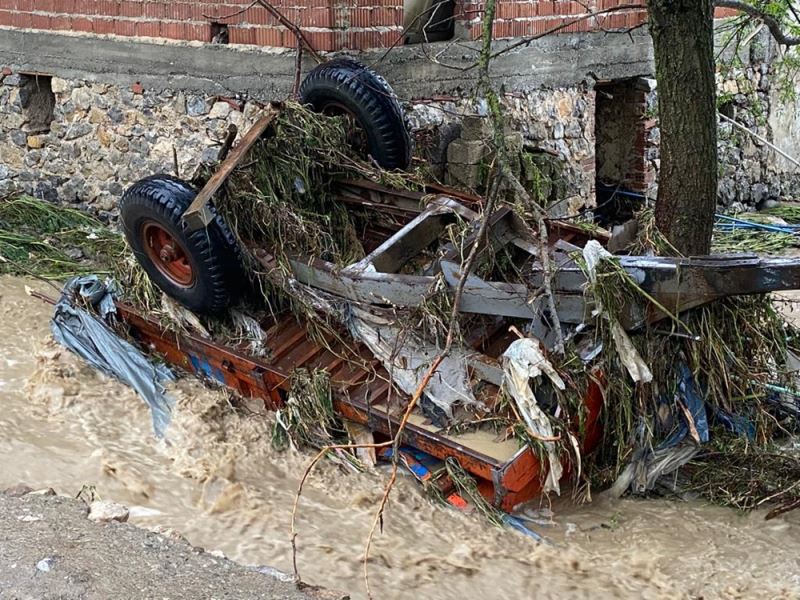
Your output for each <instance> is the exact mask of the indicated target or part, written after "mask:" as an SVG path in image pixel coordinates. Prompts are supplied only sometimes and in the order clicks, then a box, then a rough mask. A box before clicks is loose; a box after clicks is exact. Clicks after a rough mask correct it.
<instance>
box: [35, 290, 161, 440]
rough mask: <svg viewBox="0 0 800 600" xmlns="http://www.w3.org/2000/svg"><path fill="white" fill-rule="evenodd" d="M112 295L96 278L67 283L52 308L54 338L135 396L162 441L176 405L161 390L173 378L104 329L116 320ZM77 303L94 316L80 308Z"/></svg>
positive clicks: (112, 332)
mask: <svg viewBox="0 0 800 600" xmlns="http://www.w3.org/2000/svg"><path fill="white" fill-rule="evenodd" d="M115 293H116V287H115V285H114V283H113V281H108V282H106V283H103V282H102V281H100V279H99V278H98V277H97V276H96V275H86V276H80V277H74V278H72V279H70V280H69V281H68V282H67V284H66V285H65V286H64V290H63V291H62V293H61V298H60V299H59V301H58V303H57V304H56V310H55V314H54V315H53V320H52V323H51V329H52V331H53V336H54V337H55V339H56V341H58V342H59V343H60V344H61V345H63V346H65V347H66V348H68V349H69V350H71V351H72V352H74V353H75V354H77V355H78V356H80V357H81V358H83V359H84V360H85V361H87V362H88V363H89V364H91V365H92V366H93V367H95V368H96V369H98V370H99V371H100V372H102V373H104V374H105V375H108V376H109V377H113V378H115V379H118V380H119V381H121V382H122V383H124V384H126V385H129V386H131V387H132V388H133V389H134V390H136V392H137V393H138V394H139V396H141V397H142V398H143V399H144V401H145V402H147V404H148V405H149V406H150V411H151V413H152V417H153V429H154V430H155V433H156V435H157V436H158V437H163V436H164V432H165V431H166V428H167V425H169V421H170V414H171V411H172V407H173V405H174V400H173V399H172V398H171V397H170V396H169V395H168V394H167V393H166V389H165V387H164V386H165V384H166V383H168V382H170V381H175V375H174V374H173V373H172V371H171V370H170V369H169V368H167V367H166V366H165V365H156V364H153V363H152V362H151V361H150V360H149V359H148V358H147V357H146V356H145V355H144V354H143V353H142V352H141V351H139V350H138V349H137V348H136V347H134V346H133V345H131V344H130V343H128V342H127V341H125V340H124V339H122V338H121V337H119V336H118V335H117V334H116V333H115V332H114V331H113V330H112V329H111V328H110V327H109V326H108V325H106V323H105V322H104V321H107V320H109V319H111V318H113V316H114V315H115V314H116V307H115V306H114V295H115ZM79 300H82V301H83V302H85V303H86V304H87V305H88V306H89V307H91V308H92V310H93V311H95V312H90V311H89V310H87V309H85V308H81V307H80V306H79V305H78V304H79ZM98 315H99V316H98Z"/></svg>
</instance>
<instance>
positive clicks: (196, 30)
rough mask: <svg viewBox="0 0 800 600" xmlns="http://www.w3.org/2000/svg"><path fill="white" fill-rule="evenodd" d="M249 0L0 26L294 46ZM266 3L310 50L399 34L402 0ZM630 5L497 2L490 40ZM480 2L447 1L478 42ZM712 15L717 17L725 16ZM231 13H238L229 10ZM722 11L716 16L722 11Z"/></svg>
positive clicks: (60, 15)
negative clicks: (220, 31)
mask: <svg viewBox="0 0 800 600" xmlns="http://www.w3.org/2000/svg"><path fill="white" fill-rule="evenodd" d="M249 4H250V0H193V1H189V0H0V26H11V27H18V28H32V29H45V30H53V31H80V32H87V33H95V34H114V35H122V36H139V37H154V38H167V39H173V40H190V41H201V42H211V41H212V36H213V32H214V31H215V29H214V26H213V25H212V23H220V24H224V25H226V26H227V27H228V42H229V43H231V44H256V45H260V46H276V47H289V48H292V47H294V46H295V39H294V36H293V35H292V34H291V33H290V32H289V31H288V30H287V29H286V28H284V27H282V26H280V25H279V24H278V23H277V22H276V20H275V19H274V17H272V16H271V15H270V14H269V12H268V11H267V10H266V9H264V8H262V7H260V6H256V7H252V8H249V9H247V10H243V9H246V8H247V6H248V5H249ZM273 4H274V5H275V6H276V7H277V8H278V9H279V10H280V11H281V12H282V13H283V14H284V15H285V16H286V17H287V18H288V19H289V20H291V21H292V22H294V23H296V24H298V25H299V26H300V27H301V29H302V30H303V31H304V32H305V33H306V35H307V36H308V39H309V41H310V42H311V44H312V45H313V46H314V47H315V48H316V49H318V50H322V51H331V50H341V49H345V48H349V49H355V50H361V49H368V48H385V47H389V46H392V45H394V44H396V43H397V41H398V39H399V38H400V37H402V32H403V0H274V1H273ZM626 4H631V2H630V0H588V4H587V3H584V2H577V1H573V0H499V1H498V5H497V19H496V22H495V25H494V35H495V37H496V38H509V37H519V36H529V35H536V34H540V33H544V32H547V31H550V30H553V29H555V28H558V27H560V26H562V25H565V24H568V26H567V27H565V28H563V29H561V30H559V32H561V33H574V32H584V31H603V30H624V29H629V28H632V27H636V26H640V25H642V24H643V23H644V22H645V21H646V20H647V13H646V11H645V10H644V9H630V10H622V11H618V12H613V13H609V14H605V15H602V16H598V17H596V18H590V19H583V20H578V21H576V22H574V23H573V22H572V21H574V20H575V17H576V16H577V15H581V14H585V13H586V6H589V7H590V8H591V9H592V10H594V11H602V10H606V9H609V8H613V7H615V6H620V5H626ZM483 9H484V4H483V2H481V1H476V0H455V9H454V13H455V19H456V24H457V26H458V27H457V30H458V32H459V35H460V36H461V37H464V38H467V39H478V38H479V37H480V27H481V18H482V15H483ZM728 12H730V11H722V12H720V11H719V9H718V15H717V16H729V15H728ZM236 13H238V14H236ZM723 13H724V14H723Z"/></svg>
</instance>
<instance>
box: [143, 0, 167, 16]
mask: <svg viewBox="0 0 800 600" xmlns="http://www.w3.org/2000/svg"><path fill="white" fill-rule="evenodd" d="M166 12H167V5H166V3H165V2H145V4H144V10H143V13H144V16H145V17H149V18H151V19H163V18H164V17H165V16H166Z"/></svg>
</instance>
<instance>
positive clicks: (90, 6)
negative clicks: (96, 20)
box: [80, 0, 119, 17]
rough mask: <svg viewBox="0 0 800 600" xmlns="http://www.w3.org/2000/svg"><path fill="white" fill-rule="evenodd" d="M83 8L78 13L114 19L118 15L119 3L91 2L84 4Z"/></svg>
mask: <svg viewBox="0 0 800 600" xmlns="http://www.w3.org/2000/svg"><path fill="white" fill-rule="evenodd" d="M84 6H85V8H84V9H83V10H81V11H80V12H83V13H84V14H87V15H104V16H107V17H116V16H117V15H118V14H119V2H117V1H116V0H91V1H86V2H85V3H84Z"/></svg>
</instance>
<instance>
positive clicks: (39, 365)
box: [0, 277, 800, 600]
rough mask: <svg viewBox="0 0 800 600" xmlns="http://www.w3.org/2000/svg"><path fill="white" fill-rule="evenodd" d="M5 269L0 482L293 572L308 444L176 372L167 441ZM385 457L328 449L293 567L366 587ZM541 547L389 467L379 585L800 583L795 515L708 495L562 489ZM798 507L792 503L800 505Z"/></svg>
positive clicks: (557, 587)
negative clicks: (94, 497)
mask: <svg viewBox="0 0 800 600" xmlns="http://www.w3.org/2000/svg"><path fill="white" fill-rule="evenodd" d="M25 285H31V286H32V287H35V288H39V289H41V288H42V284H34V283H32V282H29V281H25V280H22V279H18V278H10V277H0V489H2V488H4V487H8V486H11V485H14V484H17V483H27V484H28V485H31V486H34V487H48V486H49V487H53V488H54V489H55V490H56V491H57V492H59V493H64V494H72V495H74V494H76V493H77V492H78V491H79V490H80V489H81V487H82V486H83V485H84V484H86V485H93V486H95V487H96V490H97V493H99V495H100V496H101V497H104V498H109V499H113V500H116V501H118V502H122V503H125V504H127V505H128V506H130V507H131V522H133V523H135V524H137V525H140V526H142V527H146V528H156V527H158V526H166V527H171V528H174V529H176V530H177V531H179V532H181V533H182V534H183V535H184V536H186V537H187V538H188V539H189V541H190V542H191V543H192V544H194V545H197V546H202V547H204V548H206V549H207V550H220V551H222V552H223V553H225V555H226V556H228V557H230V558H232V559H234V560H237V561H239V562H241V563H244V564H251V565H262V564H265V565H270V566H273V567H275V568H278V569H281V570H284V571H287V572H291V569H292V560H291V543H290V528H289V523H290V515H291V509H292V503H293V501H294V496H295V491H296V487H297V483H298V481H299V479H300V477H301V476H302V473H303V471H304V470H305V467H306V466H307V464H308V463H309V461H310V459H311V457H312V454H311V453H297V452H286V453H278V452H276V451H274V450H273V449H272V448H271V446H270V431H271V425H272V421H271V417H270V415H261V414H255V413H247V412H242V411H235V410H233V408H232V407H231V405H230V404H229V402H228V398H227V395H226V394H225V393H224V392H222V391H221V390H209V389H207V388H205V387H203V386H202V385H201V384H200V383H199V382H197V381H194V380H183V381H181V382H179V383H178V385H177V386H176V388H175V390H173V393H174V394H175V395H176V397H177V398H178V406H177V409H176V411H175V413H174V415H173V423H172V424H171V425H170V429H169V431H168V434H167V440H166V441H159V440H157V439H156V438H155V437H154V436H153V433H152V428H151V421H150V416H149V412H148V409H147V407H146V405H145V404H144V403H143V402H142V401H141V400H139V399H138V398H137V397H136V395H135V394H134V393H133V392H132V391H131V390H129V389H128V388H126V387H124V386H122V385H121V384H119V383H116V382H114V381H111V380H108V379H106V378H104V377H102V376H100V375H97V374H96V373H95V372H94V371H92V370H91V369H90V368H88V367H86V366H85V365H83V364H82V363H81V362H80V361H79V360H78V359H76V358H74V357H73V356H72V355H70V354H69V353H67V352H66V351H62V350H61V349H60V348H58V347H57V346H56V345H54V343H53V342H52V341H51V340H50V337H49V329H48V320H49V316H50V313H51V308H50V307H49V306H47V305H45V304H43V303H41V302H40V301H38V300H35V299H33V298H30V297H28V296H26V294H25V291H24V287H25ZM385 480H386V472H385V471H382V470H380V469H379V470H378V471H377V472H374V473H365V474H355V475H354V474H349V473H343V472H342V471H341V470H339V468H338V467H336V466H335V465H333V464H322V465H321V466H320V467H319V468H318V470H317V471H315V473H314V475H312V477H311V479H310V480H309V483H308V485H307V487H306V490H305V491H304V494H303V497H302V500H301V503H300V510H299V514H298V525H297V527H298V532H299V536H298V538H297V542H298V549H299V553H298V566H299V570H300V573H301V575H302V577H303V579H304V580H306V581H308V582H310V583H314V584H318V585H323V586H326V587H329V588H332V589H338V590H342V591H346V592H349V593H350V594H351V595H352V597H353V598H365V597H366V592H365V586H364V578H363V567H362V558H363V555H364V543H365V540H366V537H367V532H368V530H369V526H370V524H371V521H372V516H373V511H374V509H375V506H376V505H377V502H378V500H379V499H380V497H381V494H382V491H383V485H384V482H385ZM552 508H553V512H554V515H553V517H552V522H551V523H550V524H547V525H537V526H535V528H536V529H537V530H538V531H539V532H541V533H542V534H544V535H545V536H546V537H547V538H548V539H550V540H551V541H552V542H553V543H552V545H539V544H536V543H535V542H534V541H533V540H530V539H528V538H526V537H523V536H522V535H520V534H518V533H515V532H513V531H510V530H498V529H495V528H493V527H492V526H490V525H488V524H487V523H485V522H484V521H483V520H481V518H480V517H479V516H477V515H468V514H462V513H459V512H456V511H455V510H451V509H447V508H443V507H439V506H435V505H432V504H431V503H430V502H429V501H428V500H427V499H426V498H425V497H424V496H423V495H422V493H421V491H420V490H419V489H418V488H417V486H416V484H415V483H414V482H413V481H412V480H411V479H410V477H403V478H401V479H400V480H399V482H398V485H397V486H396V488H395V490H394V492H393V495H392V497H391V500H390V503H389V506H388V509H387V512H386V517H385V524H384V530H383V533H379V534H378V535H377V538H376V540H375V543H374V544H373V548H372V551H371V553H370V563H369V572H370V584H371V587H372V591H373V596H374V597H375V598H388V599H391V598H412V597H427V598H436V599H445V600H446V599H453V600H465V599H471V598H479V599H481V600H485V599H493V598H503V599H512V600H513V599H517V598H519V599H523V598H524V599H528V598H534V597H535V598H800V515H798V514H794V513H790V514H788V515H785V516H784V517H780V518H777V519H775V520H773V521H764V519H763V513H759V512H755V513H750V514H742V513H739V512H736V511H733V510H729V509H724V508H719V507H715V506H709V505H707V504H704V503H702V502H699V501H697V502H677V501H668V500H622V501H618V502H615V503H611V502H609V501H608V500H606V499H604V498H602V497H597V496H596V497H595V498H594V502H593V503H591V504H583V505H580V506H576V505H574V504H572V503H571V502H569V501H566V500H560V501H559V502H557V503H556V504H555V505H554V506H553V507H552ZM798 512H800V511H798Z"/></svg>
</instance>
